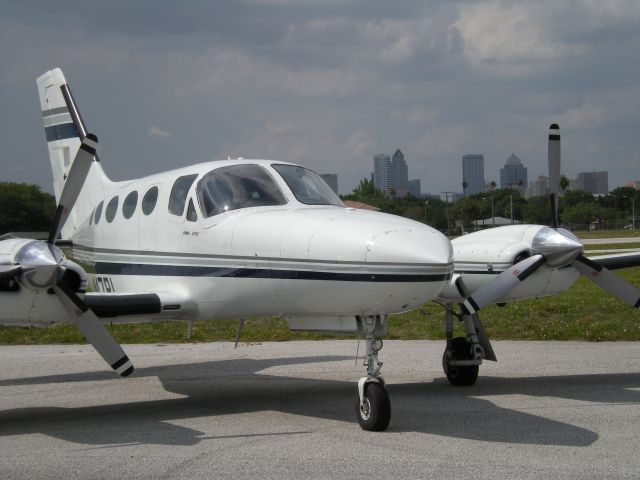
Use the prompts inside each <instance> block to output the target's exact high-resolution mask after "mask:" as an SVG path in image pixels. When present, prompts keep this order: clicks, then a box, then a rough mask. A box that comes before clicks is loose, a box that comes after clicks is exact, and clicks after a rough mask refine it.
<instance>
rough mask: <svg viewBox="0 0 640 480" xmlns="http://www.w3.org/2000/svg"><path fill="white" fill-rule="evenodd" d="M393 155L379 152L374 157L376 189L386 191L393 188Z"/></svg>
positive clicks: (374, 182)
mask: <svg viewBox="0 0 640 480" xmlns="http://www.w3.org/2000/svg"><path fill="white" fill-rule="evenodd" d="M390 170H391V157H390V156H389V155H385V154H378V155H376V156H374V157H373V184H374V185H375V187H376V189H378V190H381V191H383V192H385V193H387V192H389V191H390V190H391V183H390V178H389V176H390Z"/></svg>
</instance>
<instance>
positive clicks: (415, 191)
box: [409, 178, 422, 197]
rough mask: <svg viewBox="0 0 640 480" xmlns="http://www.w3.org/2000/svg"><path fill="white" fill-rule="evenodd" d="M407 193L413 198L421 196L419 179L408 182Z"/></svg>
mask: <svg viewBox="0 0 640 480" xmlns="http://www.w3.org/2000/svg"><path fill="white" fill-rule="evenodd" d="M409 193H410V194H411V195H413V196H414V197H419V196H420V195H422V192H421V189H420V179H419V178H414V179H412V180H409Z"/></svg>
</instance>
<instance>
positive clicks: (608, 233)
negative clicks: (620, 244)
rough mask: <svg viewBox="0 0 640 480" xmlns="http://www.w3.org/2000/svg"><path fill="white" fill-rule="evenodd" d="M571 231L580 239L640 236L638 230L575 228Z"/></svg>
mask: <svg viewBox="0 0 640 480" xmlns="http://www.w3.org/2000/svg"><path fill="white" fill-rule="evenodd" d="M573 233H574V234H575V235H576V236H577V237H578V238H582V239H588V238H627V237H640V230H592V231H587V230H577V231H575V232H573Z"/></svg>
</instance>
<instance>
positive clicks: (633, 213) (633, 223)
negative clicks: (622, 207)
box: [631, 196, 636, 232]
mask: <svg viewBox="0 0 640 480" xmlns="http://www.w3.org/2000/svg"><path fill="white" fill-rule="evenodd" d="M631 228H632V230H633V231H634V232H635V230H636V197H635V196H633V197H631Z"/></svg>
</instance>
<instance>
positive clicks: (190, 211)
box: [187, 198, 198, 222]
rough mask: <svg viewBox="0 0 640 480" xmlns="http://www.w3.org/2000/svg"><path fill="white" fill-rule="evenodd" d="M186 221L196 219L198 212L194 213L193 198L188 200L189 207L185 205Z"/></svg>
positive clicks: (194, 220)
mask: <svg viewBox="0 0 640 480" xmlns="http://www.w3.org/2000/svg"><path fill="white" fill-rule="evenodd" d="M187 221H189V222H197V221H198V214H197V213H196V207H195V206H194V205H193V198H192V199H190V200H189V207H187Z"/></svg>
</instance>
